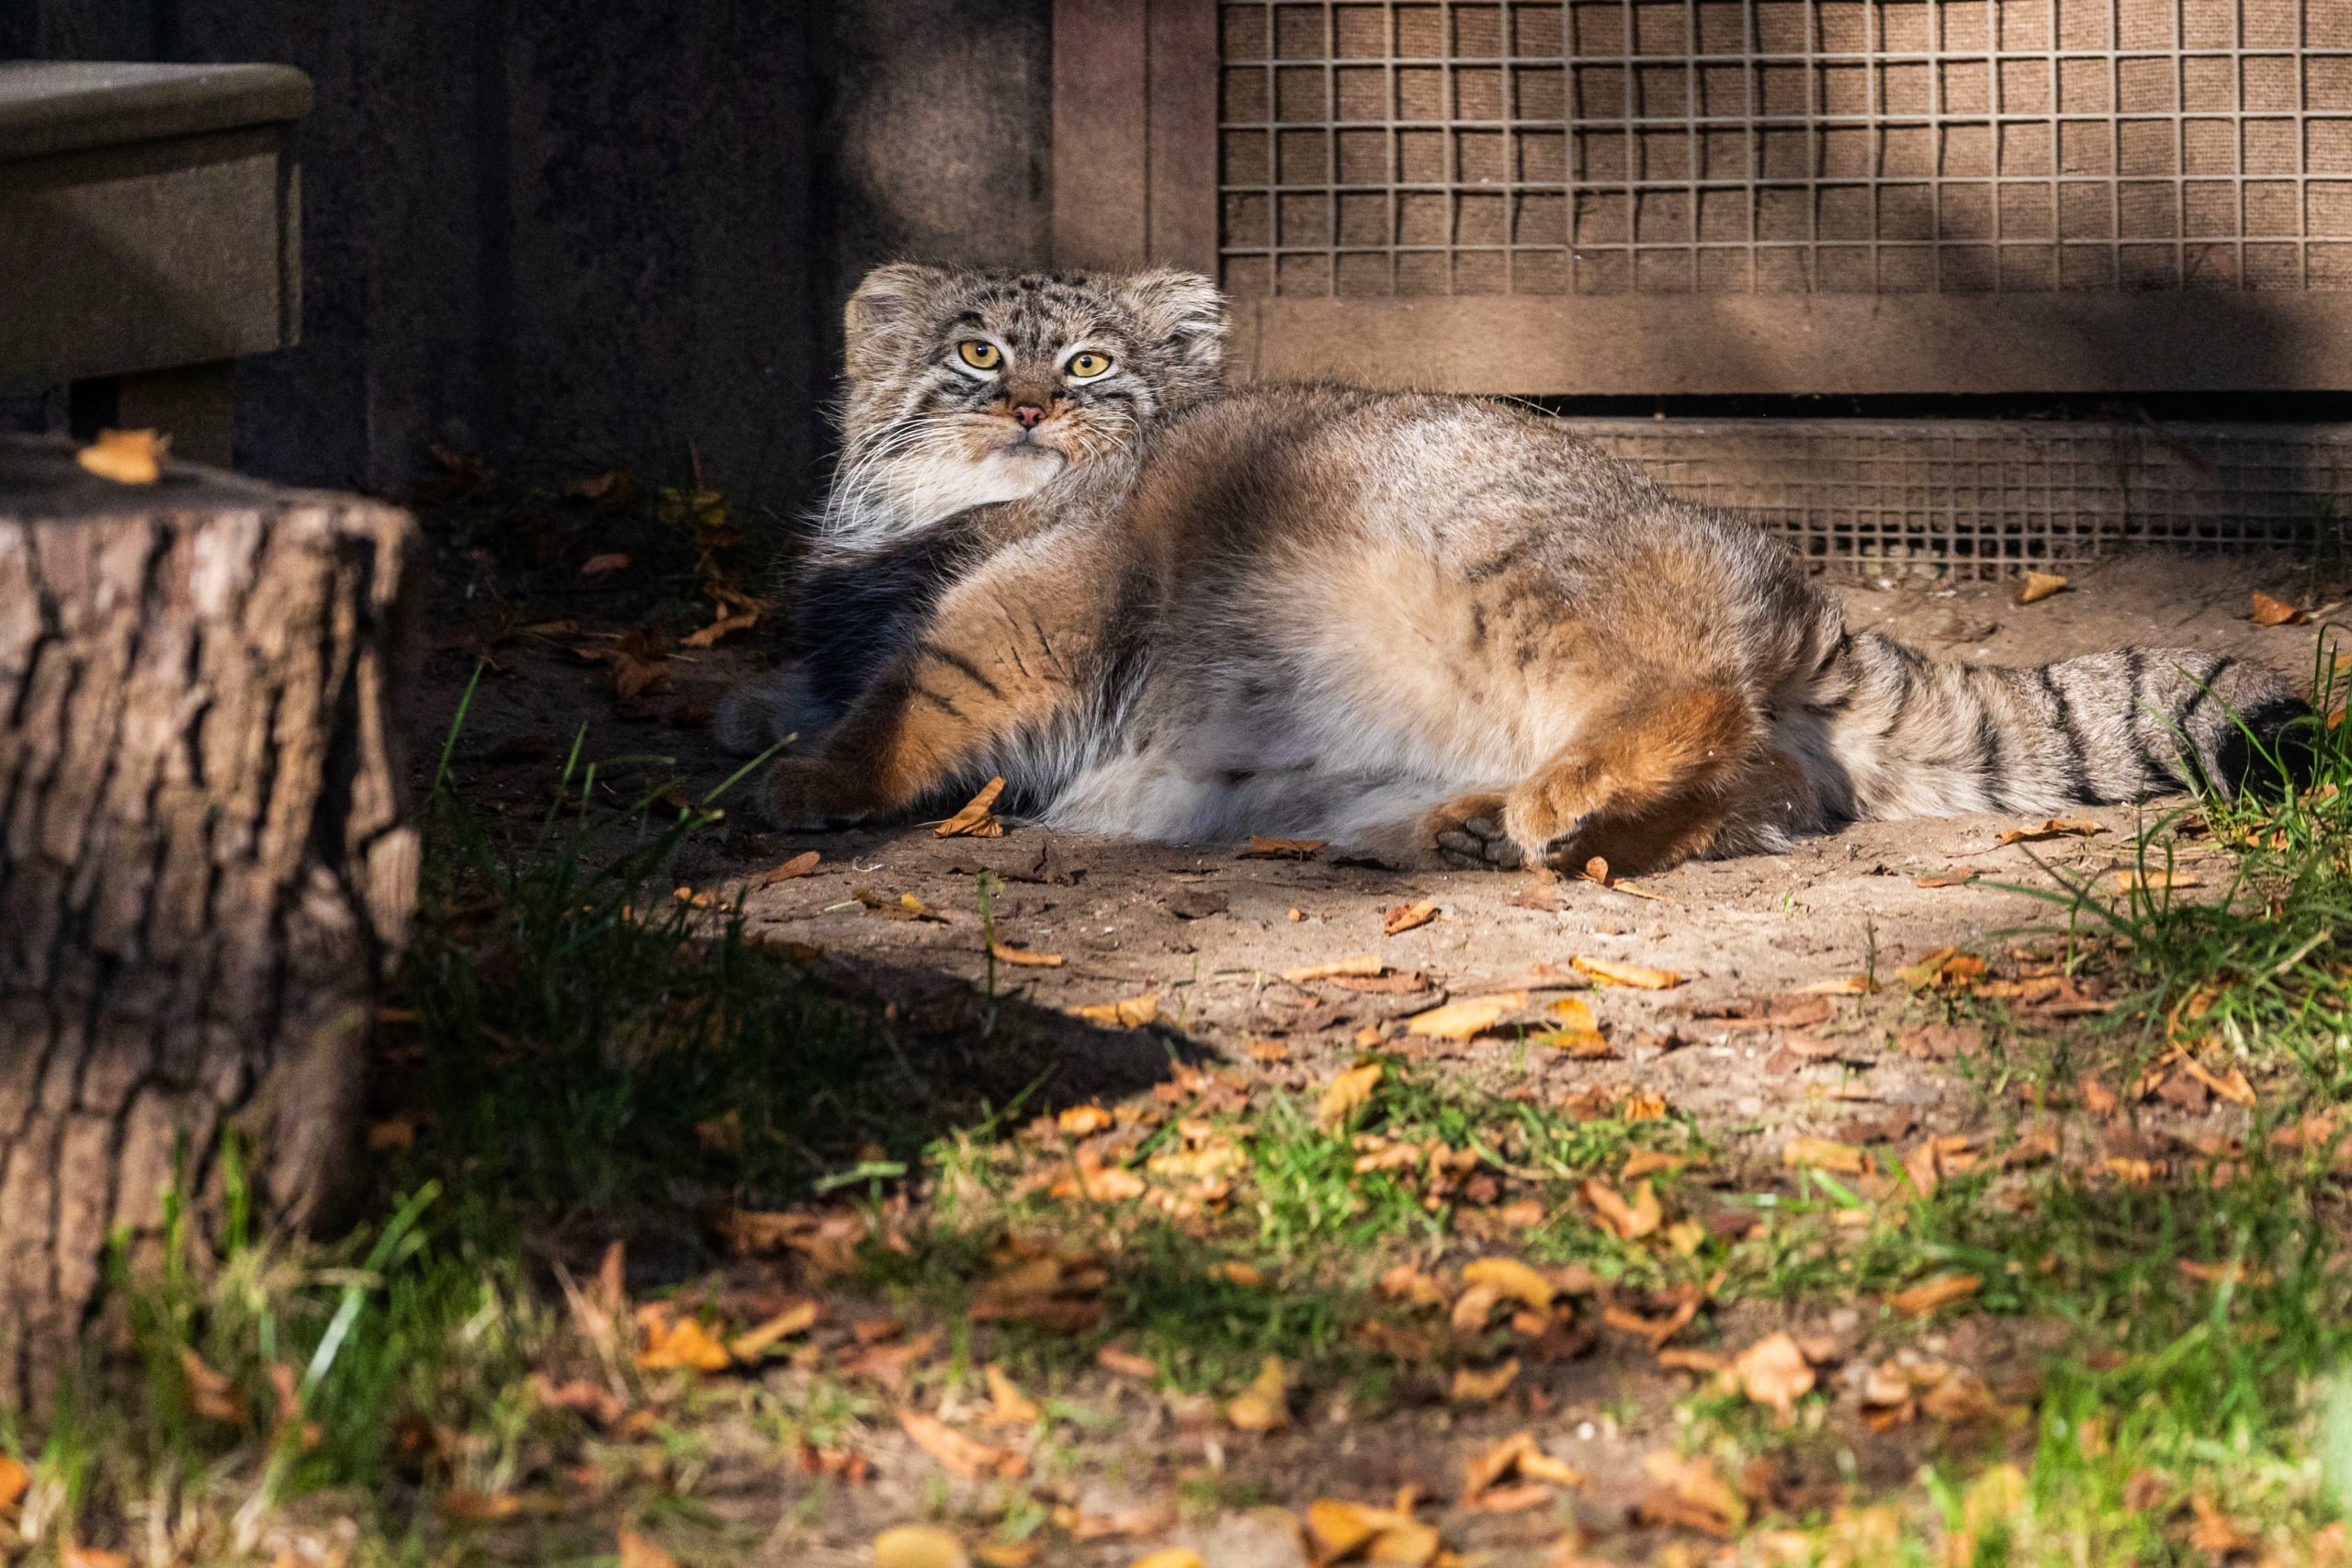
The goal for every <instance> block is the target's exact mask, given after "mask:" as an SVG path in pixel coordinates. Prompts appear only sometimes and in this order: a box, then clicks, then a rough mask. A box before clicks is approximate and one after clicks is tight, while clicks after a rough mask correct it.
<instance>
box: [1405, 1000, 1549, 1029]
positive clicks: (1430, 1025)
mask: <svg viewBox="0 0 2352 1568" xmlns="http://www.w3.org/2000/svg"><path fill="white" fill-rule="evenodd" d="M1526 1005H1527V993H1526V992H1525V991H1503V992H1500V993H1498V994H1497V995H1494V996H1487V997H1464V998H1462V999H1461V1000H1460V1001H1458V1002H1448V1003H1446V1004H1445V1005H1444V1006H1443V1007H1436V1008H1431V1009H1430V1010H1429V1011H1427V1012H1424V1013H1416V1014H1415V1015H1414V1016H1413V1017H1411V1018H1409V1019H1408V1020H1406V1021H1405V1032H1406V1033H1408V1034H1419V1035H1421V1036H1423V1037H1425V1038H1429V1039H1435V1040H1468V1039H1470V1038H1472V1037H1473V1036H1475V1035H1477V1034H1480V1033H1483V1032H1486V1031H1487V1030H1489V1029H1492V1028H1493V1027H1494V1026H1495V1025H1496V1024H1497V1023H1498V1022H1500V1021H1502V1019H1503V1017H1504V1015H1505V1014H1507V1013H1513V1012H1517V1011H1518V1010H1520V1009H1521V1008H1523V1007H1525V1006H1526Z"/></svg>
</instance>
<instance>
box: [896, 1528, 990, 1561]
mask: <svg viewBox="0 0 2352 1568" xmlns="http://www.w3.org/2000/svg"><path fill="white" fill-rule="evenodd" d="M970 1562H971V1559H970V1558H968V1557H967V1556H966V1555H965V1554H964V1543H963V1542H962V1541H959V1540H956V1538H955V1537H954V1536H952V1535H949V1534H948V1533H947V1532H946V1531H945V1530H944V1529H938V1528H937V1527H935V1526H933V1525H899V1526H898V1527H897V1528H896V1529H887V1530H884V1531H883V1532H882V1533H881V1534H880V1535H877V1536H876V1537H875V1538H874V1568H967V1565H968V1564H969V1563H970Z"/></svg>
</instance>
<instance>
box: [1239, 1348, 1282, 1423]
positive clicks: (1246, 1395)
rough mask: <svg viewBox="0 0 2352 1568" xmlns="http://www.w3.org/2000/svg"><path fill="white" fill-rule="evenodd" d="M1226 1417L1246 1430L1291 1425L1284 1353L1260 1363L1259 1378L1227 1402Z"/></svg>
mask: <svg viewBox="0 0 2352 1568" xmlns="http://www.w3.org/2000/svg"><path fill="white" fill-rule="evenodd" d="M1225 1418H1226V1419H1227V1420H1228V1421H1230V1422H1232V1423H1233V1424H1234V1425H1235V1426H1236V1427H1239V1428H1240V1429H1241V1430H1243V1431H1245V1432H1275V1431H1280V1430H1281V1429H1282V1428H1283V1427H1287V1426H1289V1425H1290V1387H1289V1382H1288V1380H1287V1379H1286V1378H1285V1376H1284V1375H1283V1361H1282V1358H1281V1357H1280V1356H1269V1357H1267V1358H1266V1359H1265V1360H1263V1361H1262V1362H1261V1363H1260V1364H1259V1367H1258V1376H1257V1378H1256V1380H1255V1381H1253V1382H1251V1383H1250V1386H1249V1387H1248V1388H1245V1389H1243V1390H1242V1391H1241V1392H1240V1393H1237V1394H1235V1395H1234V1396H1233V1398H1232V1400H1231V1401H1230V1402H1229V1403H1227V1405H1226V1407H1225Z"/></svg>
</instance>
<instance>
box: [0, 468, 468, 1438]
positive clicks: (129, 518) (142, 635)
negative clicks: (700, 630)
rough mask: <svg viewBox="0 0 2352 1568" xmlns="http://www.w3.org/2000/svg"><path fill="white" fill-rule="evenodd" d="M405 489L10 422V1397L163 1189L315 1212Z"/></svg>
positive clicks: (387, 775)
mask: <svg viewBox="0 0 2352 1568" xmlns="http://www.w3.org/2000/svg"><path fill="white" fill-rule="evenodd" d="M423 591H424V570H423V559H422V554H421V550H420V548H419V546H418V543H417V538H416V534H415V530H414V526H413V524H412V523H411V521H410V520H409V518H408V517H407V516H406V514H404V513H401V512H399V511H397V510H394V509H392V508H390V507H385V506H381V505H378V504H375V503H373V502H365V501H361V500H357V499H356V498H351V497H345V496H338V495H329V494H322V493H317V492H307V491H283V490H276V489H272V488H270V487H267V486H264V485H260V484H255V483H253V482H250V481H247V480H243V479H237V478H236V477H234V476H232V475H229V474H223V473H217V472H213V471H211V470H208V469H202V468H190V467H186V466H180V465H173V466H169V467H167V468H166V470H165V472H164V479H163V480H162V482H161V483H159V484H155V485H145V486H139V485H118V484H114V483H112V482H110V481H108V480H106V479H98V478H96V477H95V476H93V475H89V474H85V473H84V472H82V471H81V470H80V469H79V468H76V467H75V466H74V461H73V455H72V452H71V450H70V449H69V448H67V447H65V446H62V445H59V444H56V443H51V442H30V441H17V442H6V441H0V1403H6V1404H16V1405H17V1407H18V1408H20V1409H21V1408H39V1407H40V1406H41V1405H43V1404H46V1403H47V1402H48V1398H49V1396H50V1395H51V1393H53V1392H54V1388H55V1383H56V1380H57V1377H58V1375H59V1372H60V1371H61V1369H62V1368H63V1367H65V1366H67V1365H70V1364H71V1363H72V1361H73V1359H74V1358H73V1355H72V1350H73V1347H74V1344H75V1342H76V1340H77V1339H78V1337H80V1336H81V1335H82V1334H83V1333H84V1332H85V1330H87V1329H88V1328H90V1327H91V1326H92V1325H93V1323H94V1321H95V1318H94V1314H95V1312H96V1304H97V1303H98V1301H99V1299H100V1295H101V1292H100V1285H101V1283H102V1281H103V1279H104V1269H105V1263H106V1258H107V1250H108V1247H109V1246H110V1244H111V1243H112V1242H113V1240H114V1238H116V1237H118V1236H120V1237H123V1238H126V1239H127V1240H128V1242H129V1245H130V1257H131V1258H132V1259H133V1261H134V1262H136V1261H138V1260H139V1259H140V1258H141V1257H142V1256H145V1257H148V1258H152V1257H153V1255H154V1253H155V1250H156V1248H157V1245H158V1242H159V1238H160V1235H161V1232H162V1226H163V1223H164V1203H165V1197H166V1193H167V1192H169V1191H174V1190H176V1191H177V1192H178V1194H179V1195H180V1198H181V1200H182V1201H183V1203H184V1204H185V1205H187V1207H189V1208H190V1209H192V1210H193V1211H194V1212H195V1213H196V1214H197V1215H198V1217H199V1220H204V1219H217V1217H218V1215H219V1213H220V1203H221V1200H222V1196H223V1189H224V1175H225V1172H224V1169H223V1159H222V1148H223V1145H224V1143H225V1142H227V1141H229V1140H231V1139H234V1140H235V1142H236V1145H237V1147H238V1149H239V1151H240V1156H239V1157H241V1159H242V1162H243V1168H244V1170H245V1172H246V1177H247V1181H248V1185H249V1187H250V1190H251V1192H252V1196H253V1201H254V1213H255V1214H256V1215H257V1216H258V1217H259V1218H261V1219H262V1220H264V1221H265V1222H266V1223H269V1224H274V1225H278V1226H288V1227H293V1226H302V1225H305V1224H318V1223H321V1222H322V1221H326V1220H331V1219H333V1218H335V1217H337V1216H336V1215H335V1210H336V1209H337V1207H338V1206H339V1203H340V1201H341V1200H342V1198H343V1196H344V1194H345V1191H346V1190H347V1188H346V1186H345V1182H346V1180H347V1178H348V1177H349V1176H350V1175H351V1174H352V1172H353V1170H354V1168H355V1167H356V1163H357V1162H356V1160H354V1159H353V1157H352V1151H353V1149H354V1147H355V1145H356V1122H357V1117H358V1113H359V1097H360V1091H361V1074H362V1069H363V1066H364V1059H365V1055H366V1046H367V1041H368V1033H369V1031H370V1030H371V1028H372V1026H373V1023H374V1019H375V1013H376V1009H377V1005H378V1000H379V988H380V987H381V984H382V982H383V980H384V978H385V976H386V974H387V971H388V968H389V965H390V963H391V962H392V961H393V959H394V958H395V957H396V956H397V953H398V952H399V949H400V947H401V943H402V942H403V941H404V940H405V937H406V934H407V930H408V924H409V919H410V914H411V910H412V907H413V899H414V896H415V881H416V862H417V842H416V838H415V834H414V832H413V829H410V828H409V827H407V826H405V825H404V824H403V821H402V807H403V804H404V801H403V792H404V767H403V763H402V760H401V756H400V748H399V745H398V741H397V738H396V735H395V733H394V731H393V729H392V728H391V726H390V721H389V716H388V713H389V707H390V703H389V691H388V688H390V687H391V686H393V685H394V684H396V683H397V682H399V681H400V680H401V679H402V678H404V676H405V675H406V674H407V673H408V672H409V671H411V670H412V669H413V665H412V664H411V662H410V661H411V659H412V656H413V650H414V649H415V648H416V646H417V642H418V633H419V631H420V616H421V611H422V595H423Z"/></svg>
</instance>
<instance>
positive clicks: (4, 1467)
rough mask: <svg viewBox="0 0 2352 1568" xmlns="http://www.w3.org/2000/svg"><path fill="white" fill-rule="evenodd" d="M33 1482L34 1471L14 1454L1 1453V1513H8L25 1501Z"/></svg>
mask: <svg viewBox="0 0 2352 1568" xmlns="http://www.w3.org/2000/svg"><path fill="white" fill-rule="evenodd" d="M32 1483H33V1472H31V1471H29V1470H28V1469H26V1468H25V1463H24V1461H22V1460H20V1459H18V1458H17V1456H16V1455H14V1454H0V1513H7V1512H9V1511H10V1510H12V1509H14V1508H15V1507H16V1506H17V1504H18V1503H20V1502H22V1501H24V1496H25V1492H26V1489H27V1488H28V1487H30V1486H31V1485H32Z"/></svg>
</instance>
